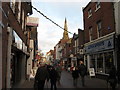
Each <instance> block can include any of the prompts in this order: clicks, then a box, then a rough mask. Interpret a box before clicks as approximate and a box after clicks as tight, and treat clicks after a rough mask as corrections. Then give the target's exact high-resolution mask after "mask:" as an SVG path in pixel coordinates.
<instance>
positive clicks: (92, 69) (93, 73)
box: [89, 68, 95, 76]
mask: <svg viewBox="0 0 120 90" xmlns="http://www.w3.org/2000/svg"><path fill="white" fill-rule="evenodd" d="M89 75H90V76H95V70H94V68H89Z"/></svg>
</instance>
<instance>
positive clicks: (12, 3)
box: [10, 0, 15, 13]
mask: <svg viewBox="0 0 120 90" xmlns="http://www.w3.org/2000/svg"><path fill="white" fill-rule="evenodd" d="M10 7H11V8H12V10H13V13H15V0H10Z"/></svg>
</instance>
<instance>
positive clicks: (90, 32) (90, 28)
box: [89, 27, 92, 41]
mask: <svg viewBox="0 0 120 90" xmlns="http://www.w3.org/2000/svg"><path fill="white" fill-rule="evenodd" d="M89 38H90V41H91V40H92V27H89Z"/></svg>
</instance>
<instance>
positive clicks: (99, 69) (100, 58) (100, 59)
mask: <svg viewBox="0 0 120 90" xmlns="http://www.w3.org/2000/svg"><path fill="white" fill-rule="evenodd" d="M97 72H99V73H103V54H102V53H101V54H98V56H97Z"/></svg>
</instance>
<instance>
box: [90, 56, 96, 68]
mask: <svg viewBox="0 0 120 90" xmlns="http://www.w3.org/2000/svg"><path fill="white" fill-rule="evenodd" d="M90 58H91V60H90V68H94V69H95V55H91V56H90Z"/></svg>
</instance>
